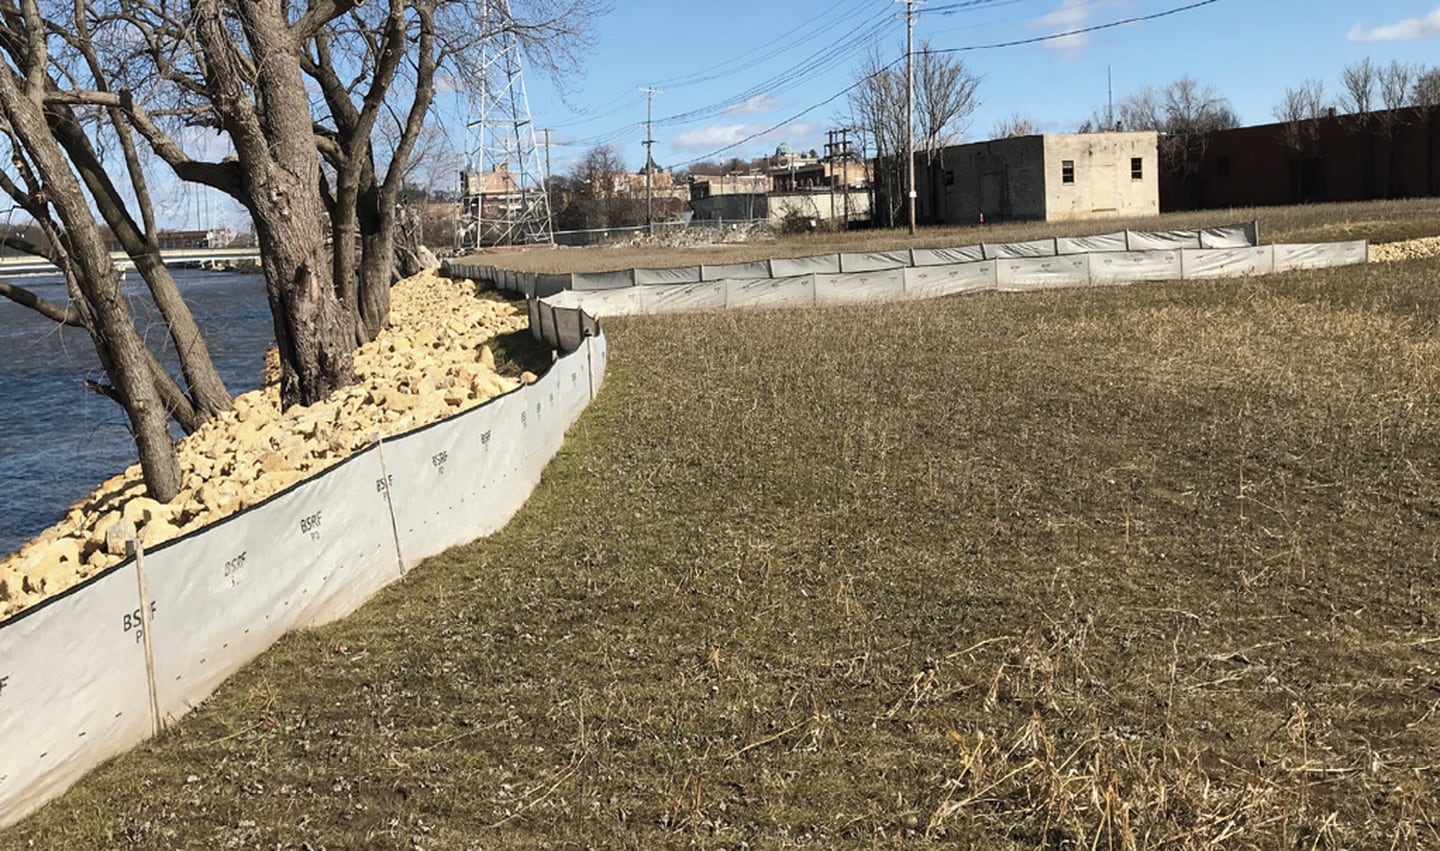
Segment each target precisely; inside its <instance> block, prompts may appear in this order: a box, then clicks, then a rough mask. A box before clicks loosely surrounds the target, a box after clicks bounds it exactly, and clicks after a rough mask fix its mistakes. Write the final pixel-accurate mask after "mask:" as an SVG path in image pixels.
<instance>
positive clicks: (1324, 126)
mask: <svg viewBox="0 0 1440 851" xmlns="http://www.w3.org/2000/svg"><path fill="white" fill-rule="evenodd" d="M1435 195H1440V108H1426V107H1412V108H1408V109H1397V110H1389V111H1381V112H1372V113H1369V114H1366V115H1333V114H1332V115H1329V116H1326V117H1323V118H1318V119H1313V120H1307V121H1300V122H1294V123H1287V122H1281V123H1278V124H1262V125H1258V126H1255V127H1241V128H1239V129H1236V130H1222V131H1219V132H1215V133H1210V134H1207V135H1206V136H1205V139H1204V144H1203V146H1201V150H1200V152H1199V155H1198V157H1196V160H1195V167H1194V168H1193V169H1188V170H1187V169H1185V168H1183V167H1181V166H1179V165H1167V167H1166V169H1165V175H1164V177H1163V179H1162V181H1161V185H1160V207H1161V209H1163V210H1167V211H1169V210H1199V209H1208V208H1216V207H1254V206H1275V205H1284V204H1300V203H1312V202H1323V201H1366V200H1371V199H1377V198H1417V197H1426V196H1435Z"/></svg>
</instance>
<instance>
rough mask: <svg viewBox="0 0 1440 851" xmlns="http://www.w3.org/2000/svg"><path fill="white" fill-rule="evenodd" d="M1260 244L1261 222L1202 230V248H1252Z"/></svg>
mask: <svg viewBox="0 0 1440 851" xmlns="http://www.w3.org/2000/svg"><path fill="white" fill-rule="evenodd" d="M1259 244H1260V224H1259V222H1247V223H1245V224H1240V225H1226V226H1224V227H1218V228H1202V229H1201V230H1200V247H1201V248H1250V247H1252V246H1255V245H1259Z"/></svg>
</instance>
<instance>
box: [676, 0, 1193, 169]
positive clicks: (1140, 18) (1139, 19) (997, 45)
mask: <svg viewBox="0 0 1440 851" xmlns="http://www.w3.org/2000/svg"><path fill="white" fill-rule="evenodd" d="M1220 1H1221V0H1198V2H1195V3H1188V4H1186V5H1184V6H1176V7H1174V8H1172V9H1166V10H1164V11H1161V12H1154V13H1152V14H1149V15H1136V16H1134V17H1129V18H1123V19H1121V20H1117V21H1109V22H1107V23H1103V24H1095V25H1093V26H1088V27H1081V28H1080V29H1074V30H1069V31H1067V32H1059V33H1051V34H1050V35H1042V36H1035V37H1034V38H1024V39H1016V40H1014V41H1001V42H994V43H991V44H971V45H966V46H964V47H947V48H941V49H934V48H932V49H931V50H930V52H931V53H963V52H969V51H976V50H999V49H1002V48H1008V47H1020V46H1023V45H1027V44H1041V43H1043V42H1047V41H1056V40H1058V39H1062V38H1071V37H1072V36H1077V35H1085V34H1086V33H1093V32H1100V31H1101V30H1108V29H1114V28H1115V27H1123V26H1126V25H1127V24H1139V23H1144V22H1145V21H1154V20H1158V19H1160V18H1168V17H1170V16H1171V15H1178V14H1180V13H1181V12H1189V11H1193V10H1195V9H1199V8H1202V7H1204V6H1213V5H1214V4H1216V3H1219V2H1220ZM904 59H905V57H903V56H902V57H899V58H897V59H893V60H891V61H890V62H889V63H888V64H886V65H884V66H883V67H881V68H880V69H878V70H876V71H875V72H873V73H871V74H868V75H866V76H864V77H861V78H860V79H858V80H856V81H855V82H853V83H851V84H850V85H848V86H846V87H845V88H843V89H841V90H840V91H838V92H836V93H835V94H833V95H831V96H830V97H828V98H826V99H824V100H822V101H820V102H819V103H815V104H812V105H810V106H808V107H806V108H805V109H803V110H801V111H800V112H797V113H795V114H794V115H792V116H790V117H789V118H786V119H785V120H784V121H781V122H780V123H778V124H775V125H773V126H771V127H767V128H765V129H764V130H760V131H758V132H755V133H751V134H750V135H749V136H746V137H745V138H743V139H740V140H738V141H735V142H731V143H730V144H728V145H725V146H724V147H721V148H716V149H715V150H713V151H711V152H710V153H708V154H704V155H702V156H698V157H695V158H694V159H690V160H686V161H684V162H682V163H677V164H676V165H674V166H672V168H684V167H685V166H687V165H694V164H695V163H698V162H704V161H705V160H708V159H710V158H712V157H715V156H718V155H720V154H723V153H725V152H726V151H731V150H734V149H735V148H738V147H740V146H741V145H746V144H749V143H750V142H753V141H755V140H756V139H759V138H760V137H761V136H766V135H768V134H770V133H774V132H775V131H776V130H779V129H781V128H782V127H784V126H785V125H787V124H791V123H793V122H795V121H799V120H800V119H801V118H804V117H805V116H807V115H809V114H810V113H812V112H814V111H815V110H817V109H819V108H820V107H822V106H827V105H829V104H831V103H833V102H835V101H836V100H839V99H840V98H842V97H844V96H845V95H848V94H850V93H851V92H853V91H854V90H856V89H858V88H860V87H861V86H863V85H865V84H866V83H867V82H869V81H870V78H871V77H875V76H878V75H880V74H883V73H885V72H886V71H889V70H890V69H891V68H893V67H895V66H896V65H898V64H900V63H901V62H902V61H904Z"/></svg>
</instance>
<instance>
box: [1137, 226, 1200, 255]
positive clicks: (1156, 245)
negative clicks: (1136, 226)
mask: <svg viewBox="0 0 1440 851" xmlns="http://www.w3.org/2000/svg"><path fill="white" fill-rule="evenodd" d="M1125 247H1126V248H1128V249H1129V250H1131V251H1171V250H1173V249H1176V248H1200V247H1201V246H1200V231H1198V230H1127V231H1125Z"/></svg>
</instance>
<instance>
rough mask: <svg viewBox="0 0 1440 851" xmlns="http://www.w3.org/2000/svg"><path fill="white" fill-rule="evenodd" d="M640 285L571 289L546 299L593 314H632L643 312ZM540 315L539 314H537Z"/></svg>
mask: <svg viewBox="0 0 1440 851" xmlns="http://www.w3.org/2000/svg"><path fill="white" fill-rule="evenodd" d="M642 298H643V296H642V294H641V288H640V287H625V288H624V289H618V290H587V291H584V292H581V291H579V290H571V291H570V292H568V293H560V294H559V295H556V296H551V297H550V298H549V299H546V301H548V302H550V303H551V304H556V305H563V306H565V307H578V308H580V309H582V310H584V311H585V312H586V313H588V314H590V315H591V316H632V315H634V314H637V313H643V312H644V310H643V309H642V304H643V302H642ZM537 316H538V314H537Z"/></svg>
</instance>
